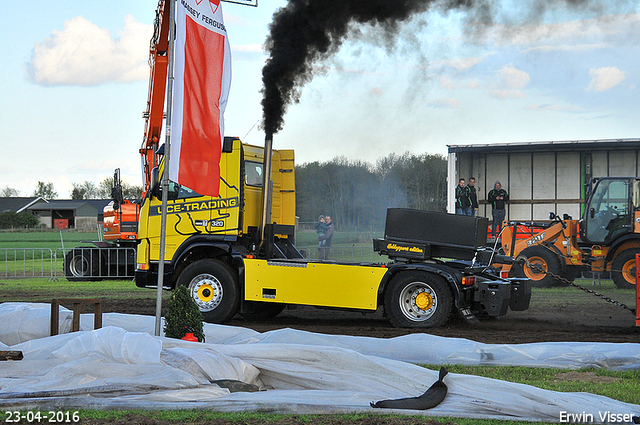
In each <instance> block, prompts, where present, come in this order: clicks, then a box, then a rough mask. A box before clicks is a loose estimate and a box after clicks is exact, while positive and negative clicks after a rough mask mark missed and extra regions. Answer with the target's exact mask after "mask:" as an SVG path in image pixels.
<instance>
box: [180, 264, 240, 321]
mask: <svg viewBox="0 0 640 425" xmlns="http://www.w3.org/2000/svg"><path fill="white" fill-rule="evenodd" d="M177 284H178V285H183V286H186V287H187V288H188V289H189V295H191V298H193V300H194V301H195V302H196V304H197V305H198V308H199V309H200V312H201V313H202V317H203V318H204V321H205V322H209V323H224V322H226V321H228V320H230V319H231V318H232V317H233V316H235V314H236V312H237V311H238V306H239V305H240V291H239V290H238V283H237V282H236V278H235V276H234V274H233V271H232V270H231V268H230V267H229V266H228V265H227V264H225V263H224V262H222V261H219V260H211V259H205V260H198V261H196V262H194V263H191V264H189V265H188V266H187V267H186V268H185V269H184V270H183V271H182V273H180V277H179V278H178V282H177Z"/></svg>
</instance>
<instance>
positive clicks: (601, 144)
mask: <svg viewBox="0 0 640 425" xmlns="http://www.w3.org/2000/svg"><path fill="white" fill-rule="evenodd" d="M447 147H448V148H449V153H458V152H478V153H483V152H487V153H501V152H504V153H507V152H518V151H526V152H534V151H546V152H549V151H556V152H557V151H575V150H591V151H595V150H624V149H640V139H596V140H558V141H534V142H510V143H484V144H481V143H479V144H468V145H447Z"/></svg>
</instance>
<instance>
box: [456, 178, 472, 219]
mask: <svg viewBox="0 0 640 425" xmlns="http://www.w3.org/2000/svg"><path fill="white" fill-rule="evenodd" d="M465 183H466V182H465V180H464V179H460V180H459V181H458V186H456V214H461V215H471V191H470V190H469V187H467V186H466V184H465Z"/></svg>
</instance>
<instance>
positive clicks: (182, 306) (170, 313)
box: [164, 286, 204, 342]
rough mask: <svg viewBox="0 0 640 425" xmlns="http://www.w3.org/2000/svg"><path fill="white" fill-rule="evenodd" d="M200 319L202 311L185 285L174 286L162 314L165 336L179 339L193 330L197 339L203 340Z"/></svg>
mask: <svg viewBox="0 0 640 425" xmlns="http://www.w3.org/2000/svg"><path fill="white" fill-rule="evenodd" d="M202 320H203V319H202V313H201V312H200V309H198V306H197V304H196V302H195V301H194V300H193V298H191V296H190V295H189V290H188V289H187V287H186V286H179V287H178V288H176V290H175V291H173V294H172V295H171V299H170V300H169V302H168V303H167V313H166V314H165V316H164V334H165V336H167V337H169V338H177V339H181V338H182V337H184V336H185V335H186V334H187V332H193V335H194V336H195V337H197V338H198V341H200V342H203V341H204V333H203V325H202Z"/></svg>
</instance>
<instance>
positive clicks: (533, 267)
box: [525, 258, 636, 316]
mask: <svg viewBox="0 0 640 425" xmlns="http://www.w3.org/2000/svg"><path fill="white" fill-rule="evenodd" d="M525 262H526V263H527V267H529V269H531V270H533V271H534V272H536V273H543V274H548V275H549V276H551V277H553V278H554V279H556V280H559V281H561V282H563V283H565V284H567V285H569V286H573V287H574V288H578V289H581V290H583V291H584V292H587V293H589V294H591V295H594V296H596V297H598V298H602V299H603V300H605V301H606V302H608V303H611V304H613V305H615V306H618V307H620V308H623V309H625V310H629V311H630V312H631V314H633V315H634V316H635V315H636V309H635V308H631V307H629V306H628V305H626V304H623V303H621V302H620V301H616V300H613V299H611V298H609V297H607V296H606V295H603V294H600V293H599V292H596V291H594V290H592V289H589V288H585V287H584V286H582V285H578V284H577V283H574V282H571V281H569V280H568V279H565V278H564V277H562V276H558V275H557V274H555V273H552V272H550V271H546V270H544V268H543V267H542V266H541V265H539V264H531V263H530V262H529V259H528V258H527V259H525Z"/></svg>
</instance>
